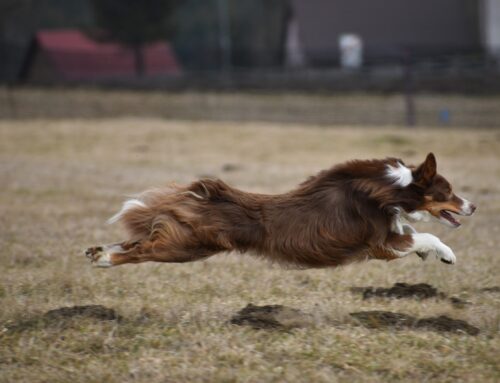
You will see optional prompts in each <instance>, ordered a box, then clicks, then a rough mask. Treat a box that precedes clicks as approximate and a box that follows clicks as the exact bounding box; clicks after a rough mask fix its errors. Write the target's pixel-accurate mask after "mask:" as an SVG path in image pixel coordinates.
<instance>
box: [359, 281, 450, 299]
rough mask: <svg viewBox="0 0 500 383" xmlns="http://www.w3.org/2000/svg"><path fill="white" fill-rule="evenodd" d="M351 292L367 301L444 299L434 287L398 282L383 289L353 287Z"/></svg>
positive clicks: (444, 295)
mask: <svg viewBox="0 0 500 383" xmlns="http://www.w3.org/2000/svg"><path fill="white" fill-rule="evenodd" d="M351 291H352V292H355V293H361V294H362V295H363V299H369V298H374V297H384V298H397V299H401V298H416V299H428V298H446V294H444V293H441V292H439V291H438V290H437V289H436V288H435V287H433V286H431V285H429V284H427V283H417V284H415V285H411V284H408V283H403V282H398V283H395V284H394V286H392V287H390V288H385V287H377V288H375V287H371V286H368V287H353V288H352V289H351Z"/></svg>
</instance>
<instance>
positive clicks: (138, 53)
mask: <svg viewBox="0 0 500 383" xmlns="http://www.w3.org/2000/svg"><path fill="white" fill-rule="evenodd" d="M132 50H133V52H134V69H135V75H136V76H137V77H142V76H143V75H144V74H145V72H146V71H145V69H146V68H145V66H144V51H143V49H142V45H134V46H133V47H132Z"/></svg>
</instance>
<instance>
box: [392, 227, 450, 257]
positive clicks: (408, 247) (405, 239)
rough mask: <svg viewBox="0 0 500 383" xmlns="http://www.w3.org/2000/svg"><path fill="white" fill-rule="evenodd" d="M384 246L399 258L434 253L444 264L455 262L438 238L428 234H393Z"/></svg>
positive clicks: (447, 248)
mask: <svg viewBox="0 0 500 383" xmlns="http://www.w3.org/2000/svg"><path fill="white" fill-rule="evenodd" d="M412 229H413V228H412ZM386 245H387V246H388V247H389V248H391V249H392V250H393V251H394V252H395V253H396V254H398V255H399V256H401V257H404V256H407V255H408V254H410V253H414V252H415V253H417V254H419V253H422V254H428V253H435V254H436V257H437V258H438V259H439V260H441V261H442V262H444V263H449V264H453V263H455V262H456V257H455V254H453V251H452V250H451V249H450V248H449V247H448V246H447V245H445V244H444V243H443V242H441V240H440V239H439V238H438V237H436V236H435V235H432V234H429V233H417V232H414V233H411V234H402V235H401V234H396V233H393V234H391V235H390V236H389V238H388V239H387V243H386ZM419 256H420V254H419Z"/></svg>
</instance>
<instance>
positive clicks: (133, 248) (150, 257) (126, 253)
mask: <svg viewBox="0 0 500 383" xmlns="http://www.w3.org/2000/svg"><path fill="white" fill-rule="evenodd" d="M170 245H173V246H169V244H167V243H165V242H163V241H161V240H156V241H155V240H144V241H139V242H135V243H133V244H131V243H127V242H124V243H123V244H114V245H105V246H98V247H92V248H89V249H87V251H86V252H85V255H86V256H87V257H88V258H89V259H90V260H91V262H92V264H93V265H95V266H97V267H112V266H119V265H123V264H126V263H142V262H172V263H183V262H192V261H196V260H200V259H203V258H207V257H209V256H211V255H214V254H215V253H216V252H217V251H215V250H211V249H206V248H203V247H201V246H200V247H196V248H194V247H192V248H180V247H178V246H175V244H170Z"/></svg>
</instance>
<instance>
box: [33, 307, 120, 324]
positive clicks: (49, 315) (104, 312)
mask: <svg viewBox="0 0 500 383" xmlns="http://www.w3.org/2000/svg"><path fill="white" fill-rule="evenodd" d="M74 317H80V318H93V319H97V320H117V319H120V316H119V315H117V314H116V312H115V310H113V309H110V308H107V307H104V306H101V305H88V306H72V307H61V308H58V309H55V310H50V311H47V312H46V313H45V314H44V315H43V319H45V320H47V321H54V320H64V319H68V318H74Z"/></svg>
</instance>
